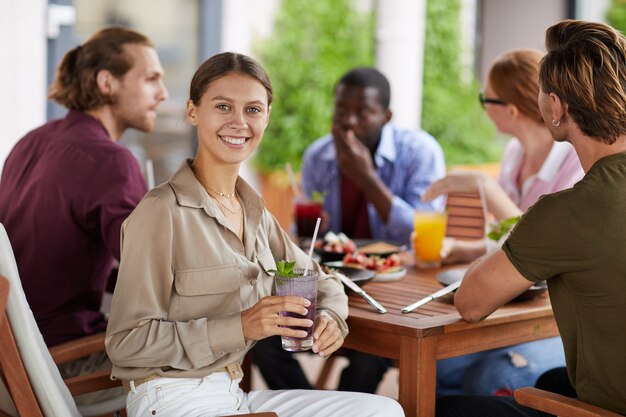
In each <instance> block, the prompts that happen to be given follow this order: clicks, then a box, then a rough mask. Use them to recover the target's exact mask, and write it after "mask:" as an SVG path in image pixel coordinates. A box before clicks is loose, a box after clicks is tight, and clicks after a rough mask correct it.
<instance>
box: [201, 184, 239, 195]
mask: <svg viewBox="0 0 626 417" xmlns="http://www.w3.org/2000/svg"><path fill="white" fill-rule="evenodd" d="M207 187H208V188H209V190H211V191H213V192H214V193H215V194H217V195H219V196H220V197H224V198H232V197H234V196H235V195H236V194H237V190H234V191H233V192H232V193H230V194H224V193H220V192H219V191H217V190H216V189H215V188H213V187H211V186H210V185H208V184H207Z"/></svg>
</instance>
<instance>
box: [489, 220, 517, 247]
mask: <svg viewBox="0 0 626 417" xmlns="http://www.w3.org/2000/svg"><path fill="white" fill-rule="evenodd" d="M519 219H520V216H517V217H509V218H508V219H504V220H500V221H499V222H497V223H493V224H491V225H490V227H491V231H490V232H489V233H488V234H487V237H488V238H489V239H491V240H495V241H496V242H497V241H498V240H500V239H501V238H502V236H504V235H506V234H507V233H509V232H510V231H511V229H512V228H513V226H515V225H516V224H517V222H518V221H519Z"/></svg>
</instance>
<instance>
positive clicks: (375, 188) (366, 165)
mask: <svg viewBox="0 0 626 417" xmlns="http://www.w3.org/2000/svg"><path fill="white" fill-rule="evenodd" d="M332 134H333V138H334V143H335V149H336V151H337V164H338V166H339V170H340V171H341V174H342V175H343V176H345V177H346V178H348V179H349V180H350V181H352V182H353V183H354V185H356V186H357V187H358V188H359V189H360V190H361V191H362V192H363V194H364V195H365V198H366V199H367V201H369V202H370V203H372V204H373V205H374V207H375V208H376V212H377V213H378V215H379V216H380V218H381V219H382V220H383V222H385V223H386V222H387V220H388V218H389V212H390V211H391V202H392V199H393V194H392V193H391V191H390V190H389V188H387V186H386V185H385V184H384V183H383V182H382V181H381V179H380V178H379V177H378V173H377V172H376V166H375V165H374V161H373V159H372V154H371V152H370V150H369V149H368V148H367V146H365V145H364V144H363V143H362V142H361V141H360V140H359V139H358V138H357V137H356V136H355V134H354V132H353V131H352V130H350V129H349V130H344V129H342V128H341V127H340V126H337V124H333V127H332Z"/></svg>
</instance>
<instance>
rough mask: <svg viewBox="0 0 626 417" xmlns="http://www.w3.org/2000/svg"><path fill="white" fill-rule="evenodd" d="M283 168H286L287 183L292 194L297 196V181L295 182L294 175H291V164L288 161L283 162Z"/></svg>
mask: <svg viewBox="0 0 626 417" xmlns="http://www.w3.org/2000/svg"><path fill="white" fill-rule="evenodd" d="M285 169H286V170H287V175H289V183H290V184H291V191H293V196H294V197H298V196H299V195H300V190H299V189H298V183H296V177H295V175H293V169H291V164H290V163H289V162H287V163H286V164H285Z"/></svg>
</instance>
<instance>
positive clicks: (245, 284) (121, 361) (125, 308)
mask: <svg viewBox="0 0 626 417" xmlns="http://www.w3.org/2000/svg"><path fill="white" fill-rule="evenodd" d="M191 162H192V161H186V162H184V163H183V164H182V165H181V167H180V168H179V169H178V171H177V172H176V173H175V174H174V176H173V177H172V178H171V179H170V180H169V181H168V182H166V183H164V184H161V185H160V186H158V187H156V188H155V189H153V190H151V191H150V192H148V194H146V196H145V197H144V199H143V200H142V201H141V203H139V205H138V206H137V208H136V209H135V211H133V213H132V214H131V215H130V216H129V218H128V219H127V220H126V221H125V222H124V224H123V225H122V238H121V240H122V249H121V262H120V268H119V275H118V280H117V285H116V287H115V293H114V295H113V302H112V305H111V313H110V316H109V324H108V328H107V335H106V341H105V343H106V349H107V353H108V355H109V357H110V358H111V361H112V362H113V371H112V376H113V377H114V378H118V379H125V380H131V379H140V378H144V377H147V376H149V375H155V374H156V375H160V376H167V377H204V376H206V375H209V374H210V373H212V372H215V371H218V370H223V369H224V368H225V367H226V366H227V365H229V364H233V363H241V362H242V360H243V357H244V356H245V354H246V352H247V351H248V350H249V349H250V348H251V347H252V346H253V344H254V342H252V341H249V342H247V343H246V342H245V340H244V337H243V330H242V325H241V311H243V310H245V309H248V308H250V307H251V306H253V305H254V304H256V303H257V302H258V301H259V300H260V299H261V298H263V297H265V296H268V295H271V289H272V276H271V275H270V273H269V272H268V271H269V270H270V269H274V268H275V267H276V263H275V260H281V259H286V260H295V261H296V262H297V265H299V266H304V264H305V263H306V256H307V255H306V254H305V253H304V252H303V251H302V250H300V249H299V248H298V247H297V246H296V245H295V244H294V243H293V242H292V241H291V239H290V238H289V237H288V236H287V234H286V233H285V232H284V231H283V230H282V229H281V228H280V226H279V224H278V222H277V221H276V219H275V218H274V217H273V216H272V215H271V214H270V212H269V211H267V209H266V208H265V204H264V202H263V199H262V198H261V196H260V195H259V194H258V193H257V192H256V191H254V190H253V189H252V188H251V187H250V186H249V185H248V184H247V183H246V182H245V181H244V180H243V179H241V178H239V179H238V180H237V185H236V188H237V192H238V193H239V195H240V197H241V200H242V204H243V207H244V210H245V216H244V242H243V244H242V242H241V241H240V240H239V239H238V238H237V236H236V235H235V234H234V233H233V232H231V231H230V230H229V229H228V228H227V227H226V220H225V218H224V215H223V214H222V212H221V211H220V210H219V208H218V207H217V205H216V204H215V203H214V201H213V199H211V198H210V197H209V195H208V194H207V192H206V191H205V190H204V188H203V187H202V185H201V184H200V182H198V180H197V179H196V177H195V176H194V174H193V172H192V170H191V167H190V164H191ZM314 269H315V270H317V271H319V272H320V279H319V290H318V302H317V314H319V313H320V312H322V311H324V312H326V313H328V314H329V315H330V316H331V317H332V318H333V319H334V320H335V321H337V323H338V324H339V327H340V329H341V331H342V334H343V335H344V337H345V336H346V335H347V333H348V328H347V325H346V322H345V318H346V317H347V315H348V299H347V297H346V294H345V292H344V290H343V287H342V285H341V283H340V282H339V281H338V280H337V279H336V278H335V277H333V276H330V275H326V274H324V273H322V272H321V271H320V270H319V266H318V265H317V264H315V265H314Z"/></svg>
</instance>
